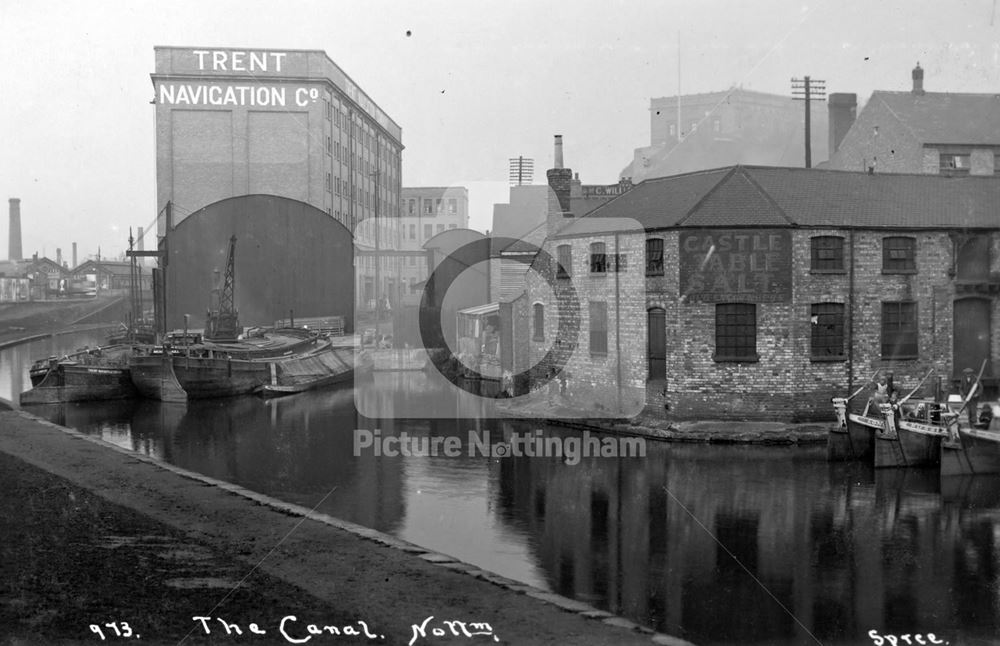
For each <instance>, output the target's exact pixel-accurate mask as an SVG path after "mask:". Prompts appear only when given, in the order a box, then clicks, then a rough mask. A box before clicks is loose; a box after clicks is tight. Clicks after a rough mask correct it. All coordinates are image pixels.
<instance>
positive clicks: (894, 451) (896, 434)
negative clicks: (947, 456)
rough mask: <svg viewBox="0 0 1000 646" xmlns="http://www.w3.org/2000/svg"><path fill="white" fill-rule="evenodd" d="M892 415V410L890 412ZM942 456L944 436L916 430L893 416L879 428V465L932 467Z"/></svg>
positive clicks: (886, 466) (877, 454)
mask: <svg viewBox="0 0 1000 646" xmlns="http://www.w3.org/2000/svg"><path fill="white" fill-rule="evenodd" d="M889 416H890V417H891V416H892V413H889ZM940 460H941V437H940V436H938V435H930V434H925V433H920V432H916V431H913V430H910V429H909V428H905V427H904V426H901V425H900V424H899V423H898V422H897V421H896V420H894V419H889V420H887V424H886V426H885V427H884V428H882V429H879V430H877V431H875V468H876V469H885V468H892V467H932V466H936V465H937V464H938V463H939V462H940Z"/></svg>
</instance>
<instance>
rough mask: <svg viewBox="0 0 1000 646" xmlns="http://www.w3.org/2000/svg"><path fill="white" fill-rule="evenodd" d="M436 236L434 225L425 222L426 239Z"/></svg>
mask: <svg viewBox="0 0 1000 646" xmlns="http://www.w3.org/2000/svg"><path fill="white" fill-rule="evenodd" d="M433 236H434V225H433V224H425V225H424V240H430V239H431V238H432V237H433Z"/></svg>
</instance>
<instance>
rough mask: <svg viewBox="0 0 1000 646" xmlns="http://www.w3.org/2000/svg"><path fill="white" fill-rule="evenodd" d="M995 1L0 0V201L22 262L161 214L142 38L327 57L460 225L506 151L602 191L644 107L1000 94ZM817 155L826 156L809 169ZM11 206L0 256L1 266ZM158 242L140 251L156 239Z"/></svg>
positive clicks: (147, 42)
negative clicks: (718, 98)
mask: <svg viewBox="0 0 1000 646" xmlns="http://www.w3.org/2000/svg"><path fill="white" fill-rule="evenodd" d="M995 12H996V0H949V2H940V1H937V0H886V1H880V0H825V1H813V0H798V1H794V0H754V2H738V1H736V0H704V1H702V0H697V1H696V0H689V1H687V2H676V1H655V2H654V1H652V0H643V1H631V2H622V1H616V0H574V2H554V1H553V2H549V1H538V2H527V1H523V0H513V1H510V0H505V1H503V2H500V1H497V0H491V1H461V2H459V1H444V0H420V1H419V2H414V1H402V0H400V1H390V0H366V1H365V2H355V1H350V2H331V1H328V0H326V1H320V0H282V1H280V2H279V1H277V0H271V1H267V2H265V1H262V0H239V1H229V0H223V1H210V0H173V1H171V2H162V1H161V2H146V1H143V0H129V1H114V0H108V1H103V0H102V1H100V2H98V1H94V0H92V1H90V2H80V1H78V0H77V1H69V0H67V1H63V2H46V1H43V0H2V1H0V25H2V27H3V35H2V37H0V61H2V62H3V68H2V71H0V97H2V99H0V150H2V153H0V196H3V197H4V198H10V197H18V198H20V199H21V221H22V230H23V249H24V254H25V256H30V254H31V253H32V252H35V251H38V252H39V253H40V254H45V255H48V256H50V257H54V256H55V249H56V248H57V247H61V248H62V250H63V255H64V257H65V258H68V255H69V249H70V247H71V244H72V242H74V241H75V242H77V243H78V244H79V259H80V261H81V262H82V261H83V259H85V258H87V257H89V256H91V255H93V254H95V253H96V252H97V248H98V246H100V247H101V250H102V253H103V254H104V255H105V256H109V255H117V254H119V253H121V252H122V251H123V250H124V249H125V248H126V247H127V237H128V229H129V227H139V226H144V227H146V228H147V230H148V229H149V228H150V227H151V226H152V224H153V222H154V218H155V214H156V210H157V209H156V204H155V202H156V199H155V195H156V193H155V188H156V187H155V176H156V173H155V150H154V143H155V142H154V129H153V128H154V106H153V105H151V104H150V100H151V99H152V97H153V91H152V84H151V82H150V79H149V75H150V73H151V72H152V71H153V64H154V59H153V47H154V46H158V45H164V46H166V45H174V46H191V47H241V48H247V49H318V50H323V51H325V52H326V53H327V54H328V55H329V56H330V58H331V59H333V60H334V61H335V62H336V63H337V64H338V65H339V66H340V67H341V68H342V69H344V70H345V71H346V72H347V73H348V74H349V75H350V76H351V77H352V78H353V79H354V80H355V82H357V83H358V85H359V86H360V87H361V88H362V89H363V90H365V91H366V92H367V93H368V95H369V96H370V97H371V98H372V99H373V100H374V101H375V102H376V103H377V104H378V105H379V106H380V107H381V108H382V109H383V110H384V111H385V112H386V113H387V114H388V115H389V116H390V117H392V118H393V119H394V120H395V121H396V122H397V123H398V124H399V125H400V126H401V127H402V131H403V144H404V146H405V147H406V148H405V150H404V152H403V185H404V186H447V185H457V186H465V187H467V188H468V189H469V192H470V213H471V226H472V228H476V229H480V230H484V229H488V228H490V226H491V225H490V218H491V215H492V205H493V204H494V203H496V202H506V201H507V194H508V188H507V171H508V169H507V164H508V159H510V158H512V157H517V156H518V155H523V156H525V157H530V158H533V159H534V160H535V169H536V171H535V172H536V178H535V183H544V181H545V174H544V171H545V169H546V168H549V167H550V166H551V165H552V161H553V153H552V141H553V135H554V134H561V135H563V137H564V151H565V163H566V166H568V167H570V168H572V169H573V170H574V171H575V172H577V173H579V175H580V179H581V180H582V181H583V182H584V183H591V184H610V183H614V182H616V181H617V179H618V174H619V172H620V171H621V170H622V169H623V168H624V167H625V166H626V165H627V164H628V162H629V161H630V160H631V159H632V154H633V150H634V149H635V148H638V147H641V146H644V145H648V144H649V100H650V98H651V97H659V96H672V95H675V94H676V93H677V91H678V87H680V91H681V92H682V93H685V94H686V93H695V92H710V91H718V90H725V89H728V88H730V87H733V86H742V87H744V88H746V89H753V90H758V91H762V92H773V93H779V94H784V95H789V94H790V93H791V82H790V80H791V78H792V77H802V76H805V75H809V76H811V77H812V78H815V79H823V80H825V81H826V87H827V91H828V92H854V93H857V94H858V97H859V101H860V102H862V103H863V102H864V101H866V100H867V98H868V96H869V95H870V94H871V92H872V91H873V90H875V89H880V90H908V89H909V88H910V85H911V81H910V70H911V69H912V68H913V67H914V65H915V64H916V63H917V62H918V61H919V63H920V65H921V67H923V68H924V70H925V81H924V85H925V88H926V89H927V90H928V91H948V92H1000V17H997V16H995ZM817 161H818V160H817ZM7 229H8V227H7V217H6V210H5V212H4V214H3V217H2V218H0V258H5V257H6V255H7V236H8V230H7ZM149 242H150V239H147V243H149Z"/></svg>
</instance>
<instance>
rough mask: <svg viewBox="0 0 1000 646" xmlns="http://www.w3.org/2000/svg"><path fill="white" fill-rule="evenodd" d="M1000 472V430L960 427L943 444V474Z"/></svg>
mask: <svg viewBox="0 0 1000 646" xmlns="http://www.w3.org/2000/svg"><path fill="white" fill-rule="evenodd" d="M979 473H1000V432H997V431H995V430H990V431H969V430H967V429H959V431H958V439H957V440H953V441H946V442H944V443H942V445H941V475H942V476H952V475H973V474H979Z"/></svg>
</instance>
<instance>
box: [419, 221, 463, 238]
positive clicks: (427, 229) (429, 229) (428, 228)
mask: <svg viewBox="0 0 1000 646" xmlns="http://www.w3.org/2000/svg"><path fill="white" fill-rule="evenodd" d="M434 226H435V225H433V224H425V225H424V240H429V239H430V238H432V237H434V235H435V234H434ZM448 228H449V229H457V228H458V225H457V224H449V225H448ZM442 231H444V225H443V224H439V225H437V232H438V233H441V232H442ZM416 239H417V225H415V224H411V225H410V240H416Z"/></svg>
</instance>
